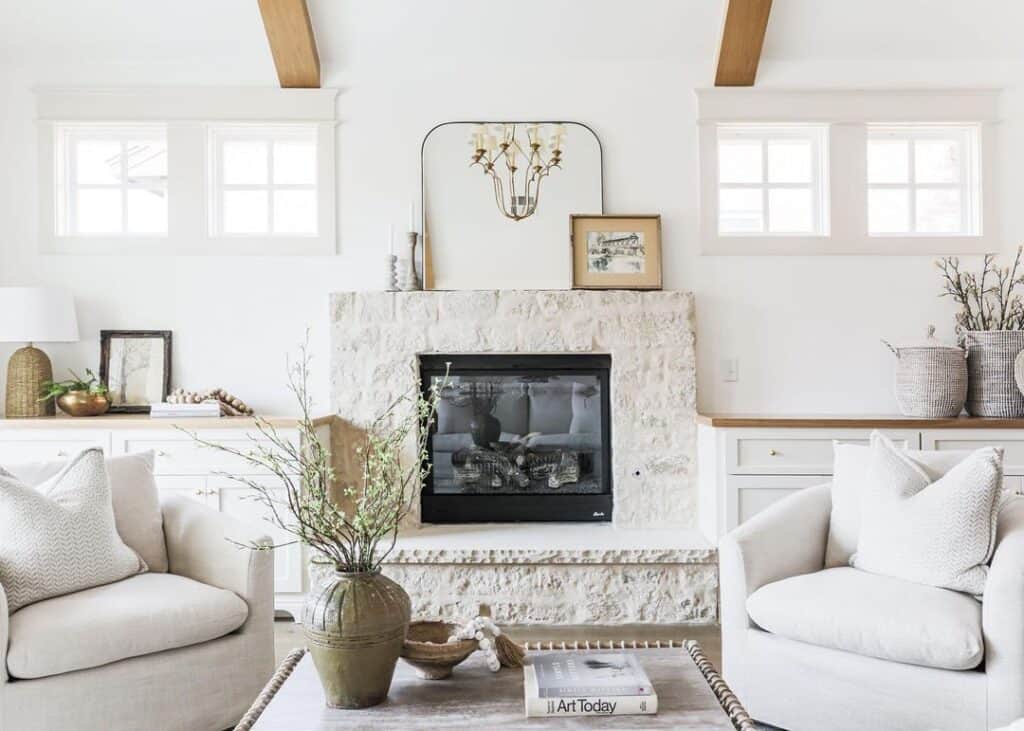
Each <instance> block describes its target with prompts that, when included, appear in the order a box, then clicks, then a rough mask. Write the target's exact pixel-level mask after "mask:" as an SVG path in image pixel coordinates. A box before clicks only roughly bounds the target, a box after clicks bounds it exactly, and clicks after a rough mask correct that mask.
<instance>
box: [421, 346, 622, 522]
mask: <svg viewBox="0 0 1024 731" xmlns="http://www.w3.org/2000/svg"><path fill="white" fill-rule="evenodd" d="M419 360H420V387H421V389H422V390H423V394H424V396H427V395H428V394H429V389H430V383H431V379H432V378H433V377H434V376H444V374H445V369H446V367H447V364H451V370H452V371H453V372H458V373H459V375H536V376H543V375H550V374H558V373H565V372H567V371H571V372H572V373H574V374H579V375H588V376H595V377H597V379H598V382H599V383H600V385H601V443H602V444H603V445H606V447H607V448H606V449H603V450H602V455H601V459H602V464H601V475H602V482H603V487H604V491H603V492H601V493H592V494H584V495H569V494H564V495H560V494H550V495H537V494H535V493H533V494H529V495H509V494H506V493H492V494H470V495H450V494H436V493H434V476H433V474H432V473H428V475H427V478H426V480H425V481H424V484H423V490H422V493H421V496H420V510H421V519H422V520H423V522H424V523H521V522H527V521H528V522H608V521H610V520H611V519H612V464H611V462H612V460H611V444H612V431H611V396H610V389H609V375H610V373H611V363H612V361H611V356H610V355H606V354H600V353H580V354H578V355H561V354H544V355H532V354H519V353H515V354H497V353H487V354H472V355H438V354H433V353H432V354H429V355H426V354H425V355H421V356H420V357H419ZM499 361H500V364H499ZM436 429H437V424H436V423H435V424H433V425H432V426H431V437H433V434H434V432H435V431H436ZM428 452H429V449H428Z"/></svg>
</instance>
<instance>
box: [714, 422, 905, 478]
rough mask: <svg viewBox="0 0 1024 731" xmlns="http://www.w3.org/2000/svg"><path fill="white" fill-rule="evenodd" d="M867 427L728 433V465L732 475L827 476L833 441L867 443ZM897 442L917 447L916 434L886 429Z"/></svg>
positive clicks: (830, 467)
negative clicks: (857, 428)
mask: <svg viewBox="0 0 1024 731" xmlns="http://www.w3.org/2000/svg"><path fill="white" fill-rule="evenodd" d="M870 435H871V432H870V431H869V430H864V429H860V430H837V431H834V432H830V431H826V430H820V429H774V430H757V429H752V430H746V431H744V432H742V433H737V434H733V435H730V438H729V440H728V450H729V454H728V468H729V473H730V474H734V475H830V474H832V457H833V455H832V442H833V441H834V440H838V441H840V442H849V443H854V444H867V443H868V439H869V437H870ZM886 435H887V436H888V437H889V438H890V439H892V440H893V442H895V443H896V444H897V445H899V446H902V447H906V448H909V449H917V447H918V433H917V432H905V431H899V430H897V431H887V432H886Z"/></svg>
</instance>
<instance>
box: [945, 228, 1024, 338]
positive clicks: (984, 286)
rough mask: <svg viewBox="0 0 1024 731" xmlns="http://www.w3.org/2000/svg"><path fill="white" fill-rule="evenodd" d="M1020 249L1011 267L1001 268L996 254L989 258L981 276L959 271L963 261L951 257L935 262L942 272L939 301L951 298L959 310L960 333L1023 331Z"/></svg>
mask: <svg viewBox="0 0 1024 731" xmlns="http://www.w3.org/2000/svg"><path fill="white" fill-rule="evenodd" d="M1022 251H1024V247H1018V248H1017V256H1016V257H1014V260H1013V266H1012V267H1000V266H998V265H997V264H996V257H995V255H994V254H986V255H985V260H984V263H983V265H982V269H981V273H980V274H975V273H974V272H962V271H960V260H959V259H958V258H957V257H955V256H948V257H946V258H944V259H940V260H939V261H937V262H935V265H936V266H937V267H938V268H939V271H941V272H942V280H943V282H942V284H943V291H942V294H941V295H939V296H940V297H952V298H953V300H954V301H955V302H956V303H957V304H958V305H959V306H960V311H959V312H957V313H956V326H957V330H958V331H961V332H962V331H964V330H1024V302H1022V300H1021V296H1020V295H1019V294H1016V290H1017V287H1018V286H1019V285H1021V284H1024V273H1022V272H1021V271H1020V260H1021V253H1022Z"/></svg>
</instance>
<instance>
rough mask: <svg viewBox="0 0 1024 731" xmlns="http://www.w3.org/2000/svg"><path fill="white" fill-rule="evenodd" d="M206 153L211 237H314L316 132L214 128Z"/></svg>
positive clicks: (291, 128)
mask: <svg viewBox="0 0 1024 731" xmlns="http://www.w3.org/2000/svg"><path fill="white" fill-rule="evenodd" d="M210 147H211V155H210V158H211V172H210V197H211V201H210V211H211V219H210V233H211V235H213V236H247V235H263V236H266V235H285V236H315V235H317V134H316V127H315V126H313V125H309V126H304V125H280V126H264V125H253V126H233V127H226V126H217V127H213V128H211V131H210Z"/></svg>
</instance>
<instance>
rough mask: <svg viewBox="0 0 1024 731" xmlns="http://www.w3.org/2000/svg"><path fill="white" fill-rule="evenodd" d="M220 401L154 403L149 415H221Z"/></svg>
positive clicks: (204, 416)
mask: <svg viewBox="0 0 1024 731" xmlns="http://www.w3.org/2000/svg"><path fill="white" fill-rule="evenodd" d="M220 411H221V409H220V401H203V402H202V403H199V404H168V403H159V404H153V405H152V406H151V407H150V409H149V416H150V417H151V418H153V419H203V418H212V419H216V418H218V417H220Z"/></svg>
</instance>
